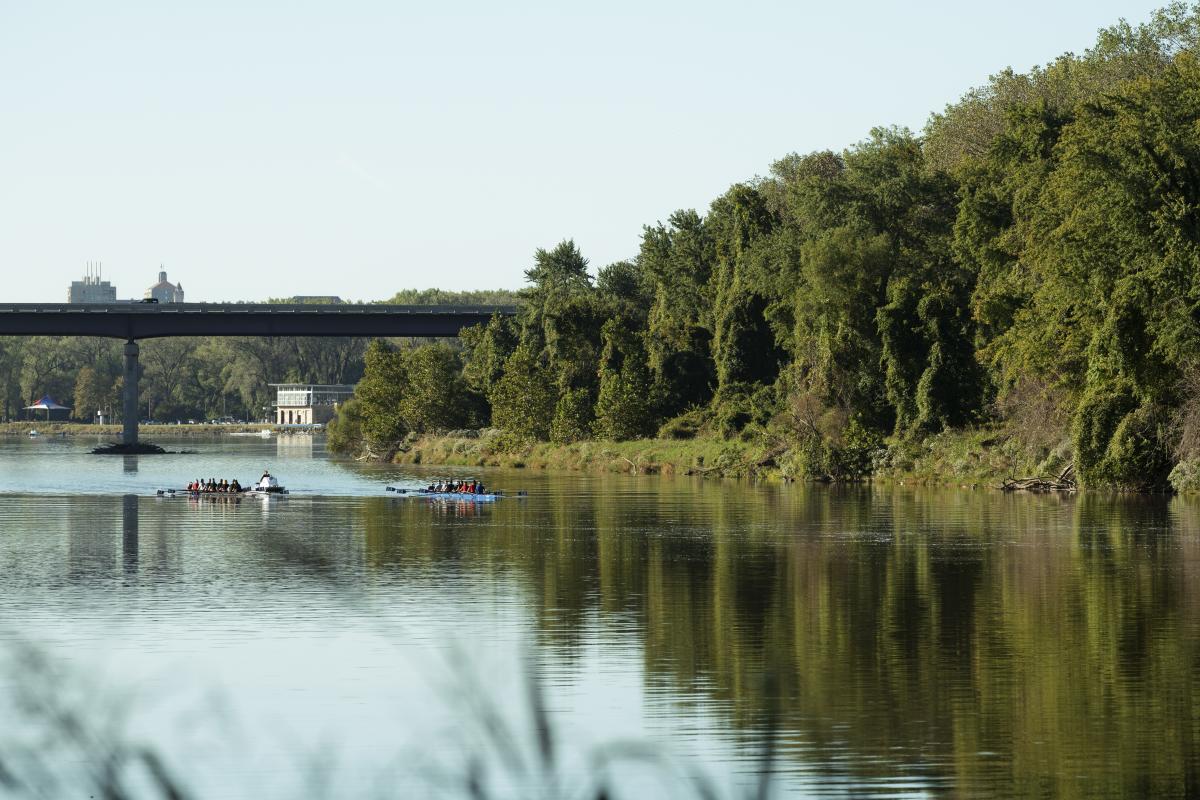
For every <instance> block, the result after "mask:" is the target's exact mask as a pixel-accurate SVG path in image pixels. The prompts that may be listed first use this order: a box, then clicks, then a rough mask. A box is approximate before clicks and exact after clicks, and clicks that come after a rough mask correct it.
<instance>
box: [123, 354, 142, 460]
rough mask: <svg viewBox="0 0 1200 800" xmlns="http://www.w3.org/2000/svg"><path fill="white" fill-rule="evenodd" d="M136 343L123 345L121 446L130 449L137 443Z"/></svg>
mask: <svg viewBox="0 0 1200 800" xmlns="http://www.w3.org/2000/svg"><path fill="white" fill-rule="evenodd" d="M138 350H139V348H138V343H137V341H135V340H134V339H130V340H129V341H128V342H126V343H125V396H124V398H123V399H124V401H125V402H124V405H123V414H122V418H123V422H124V429H123V430H122V432H121V444H123V445H125V446H126V447H132V446H134V445H136V444H137V442H138Z"/></svg>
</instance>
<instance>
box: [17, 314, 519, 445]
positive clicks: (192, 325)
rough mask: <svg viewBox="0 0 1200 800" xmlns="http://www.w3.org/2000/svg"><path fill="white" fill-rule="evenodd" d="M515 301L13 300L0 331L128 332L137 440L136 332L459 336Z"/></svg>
mask: <svg viewBox="0 0 1200 800" xmlns="http://www.w3.org/2000/svg"><path fill="white" fill-rule="evenodd" d="M516 313H517V309H516V306H389V305H361V306H359V305H281V304H268V303H163V304H155V303H114V304H90V303H89V304H66V303H7V304H0V336H105V337H109V338H114V339H124V340H125V394H124V398H123V400H124V403H123V408H124V422H125V424H124V431H123V435H122V443H123V444H125V445H130V446H132V445H136V444H137V436H138V432H137V417H138V412H137V409H138V401H137V399H138V351H139V347H138V340H139V339H155V338H161V337H164V336H372V337H406V336H420V337H434V336H437V337H443V336H458V334H459V332H460V331H462V329H463V328H466V327H469V326H471V325H478V324H481V323H486V322H487V321H488V320H490V319H491V318H492V317H493V316H494V315H497V314H498V315H500V316H502V317H511V316H513V315H515V314H516Z"/></svg>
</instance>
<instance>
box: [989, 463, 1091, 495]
mask: <svg viewBox="0 0 1200 800" xmlns="http://www.w3.org/2000/svg"><path fill="white" fill-rule="evenodd" d="M999 488H1000V491H1002V492H1073V491H1075V490H1076V489H1078V488H1079V486H1078V484H1077V483H1076V482H1075V465H1074V464H1068V465H1067V467H1066V469H1064V470H1063V471H1062V472H1060V473H1059V474H1058V477H1054V478H1052V477H1047V476H1039V477H1036V478H1008V479H1007V480H1005V481H1004V483H1003V484H1002V485H1001V486H1000V487H999Z"/></svg>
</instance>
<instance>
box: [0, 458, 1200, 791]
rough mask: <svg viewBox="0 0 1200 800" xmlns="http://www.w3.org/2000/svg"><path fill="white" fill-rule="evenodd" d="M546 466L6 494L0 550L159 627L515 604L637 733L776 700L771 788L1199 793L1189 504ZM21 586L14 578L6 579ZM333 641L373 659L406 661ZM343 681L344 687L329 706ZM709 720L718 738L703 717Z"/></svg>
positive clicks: (548, 652)
mask: <svg viewBox="0 0 1200 800" xmlns="http://www.w3.org/2000/svg"><path fill="white" fill-rule="evenodd" d="M522 477H524V476H522ZM489 482H494V481H492V480H489ZM538 489H539V490H538V491H535V492H533V493H532V495H531V496H530V497H529V498H528V499H525V500H521V501H517V500H515V499H510V500H505V501H501V502H499V503H495V504H488V505H478V504H471V503H430V502H424V501H420V500H413V499H406V500H397V499H394V498H392V497H388V496H381V497H374V498H361V497H359V498H332V497H325V498H322V497H307V496H292V497H290V498H287V499H280V500H267V501H263V500H259V499H251V498H215V499H213V498H205V499H185V498H177V499H162V500H160V499H156V498H145V497H143V498H140V499H139V498H138V497H137V496H134V495H126V496H123V497H120V496H117V497H92V498H72V497H67V498H50V499H47V498H45V497H37V498H35V497H9V498H6V499H5V500H4V502H3V503H2V504H0V515H2V516H3V519H0V522H2V523H3V530H4V536H3V538H2V539H0V558H3V559H4V560H5V562H6V563H8V564H10V565H14V564H19V565H20V569H19V570H16V569H14V570H13V571H12V574H14V575H20V576H22V580H25V581H26V582H28V581H29V580H31V578H30V576H31V575H32V576H36V575H37V571H38V570H45V571H46V573H47V576H48V577H46V578H45V579H44V580H42V583H44V584H46V585H51V586H55V587H56V590H57V584H56V583H55V581H56V576H58V575H61V572H62V570H63V568H64V562H63V558H64V552H65V568H66V573H67V576H68V584H69V587H70V588H71V589H72V591H74V592H76V593H77V594H78V595H79V596H80V597H82V598H84V600H83V601H81V602H82V603H84V604H90V605H97V604H103V603H105V602H109V601H110V598H111V597H112V594H113V593H112V592H110V591H109V587H110V585H111V584H112V583H113V582H114V579H116V581H115V582H118V583H122V584H124V585H125V586H126V587H127V588H126V591H133V590H135V589H137V590H145V591H154V592H160V593H157V594H154V595H152V596H153V597H154V598H155V602H156V605H155V608H156V609H157V613H161V614H164V615H167V614H168V612H167V611H166V610H163V609H166V608H167V603H166V601H165V598H168V597H169V598H170V602H171V603H172V605H171V606H170V609H172V610H171V611H170V613H172V614H175V615H176V616H173V617H168V616H164V619H168V621H169V625H167V626H161V627H160V628H155V629H154V633H153V636H150V634H148V637H149V638H150V640H151V641H153V642H154V643H155V645H156V646H159V645H160V644H161V641H160V640H161V637H162V636H163V635H164V631H168V632H169V631H171V630H174V631H176V632H170V633H168V634H166V635H170V636H176V637H180V640H181V641H185V640H186V637H187V636H188V635H189V630H190V629H191V628H194V627H203V625H204V624H215V623H212V622H210V620H212V619H213V617H212V615H211V614H209V612H210V610H211V609H212V606H213V603H214V602H215V600H216V599H217V598H220V601H221V602H237V603H242V602H244V603H245V606H244V607H243V606H238V607H237V608H238V609H239V610H238V612H237V615H236V616H234V617H231V618H230V619H232V620H234V622H232V623H227V624H229V625H236V627H237V629H238V630H245V631H247V633H245V635H246V636H247V637H251V638H254V637H261V636H263V635H265V634H264V632H263V631H270V632H271V633H272V634H275V632H277V631H283V632H285V633H286V635H290V636H296V637H305V636H307V637H311V639H312V640H314V641H317V642H324V641H332V640H333V639H334V638H335V637H337V636H339V635H340V634H342V633H343V632H344V631H346V630H347V629H348V628H350V627H351V626H352V625H353V624H356V623H359V622H362V621H364V620H365V621H367V622H374V621H376V620H378V619H381V618H387V619H394V620H401V621H402V623H403V625H404V630H405V631H406V633H405V636H406V637H407V638H406V639H405V642H406V643H409V642H413V641H434V642H437V643H439V645H440V643H442V642H444V641H445V638H446V636H447V635H448V634H447V633H446V631H457V632H459V634H460V635H465V636H469V637H472V638H471V639H470V641H471V642H472V644H479V645H484V644H488V643H492V644H494V643H495V642H497V641H507V642H510V643H516V642H517V641H518V639H519V638H520V635H521V628H520V626H510V627H505V626H504V625H499V624H496V622H495V620H496V618H497V617H496V616H495V615H496V611H495V609H496V608H497V607H498V606H499V607H503V608H504V609H512V610H513V612H514V613H516V614H518V615H519V616H520V617H521V619H522V621H523V622H524V621H527V623H528V625H529V626H530V627H531V628H532V629H533V630H534V632H535V636H536V641H537V658H538V660H539V663H540V665H541V668H542V671H543V672H544V674H545V675H546V679H547V681H548V683H549V684H550V686H551V687H552V690H553V691H557V692H560V693H561V694H560V695H559V697H560V701H559V703H558V704H557V705H556V708H559V709H561V711H560V713H564V714H565V713H569V710H570V707H571V703H570V702H568V701H567V700H563V699H561V698H564V697H566V698H570V697H576V695H584V696H589V695H591V694H595V695H596V696H598V697H604V696H605V695H604V691H605V690H606V689H607V687H608V685H609V684H619V683H621V682H622V681H623V680H628V681H633V682H636V683H637V684H638V686H639V689H640V697H641V700H640V702H641V707H640V708H639V709H638V712H637V713H638V715H639V717H638V718H640V719H644V720H645V724H646V726H647V730H648V731H649V732H650V734H651V735H653V736H655V737H658V738H660V739H661V740H662V741H663V742H664V744H666V745H667V746H671V745H673V744H676V743H679V742H689V743H691V744H692V745H694V746H695V747H697V748H699V749H700V750H701V752H702V753H703V755H704V756H705V759H706V764H707V765H708V766H709V767H710V768H711V769H713V770H715V771H718V772H719V771H728V772H729V773H738V772H739V771H745V770H749V769H751V766H750V765H751V763H752V759H753V757H754V756H755V753H756V749H755V743H756V742H757V740H758V737H759V734H760V733H761V732H762V730H763V729H764V728H765V726H767V724H768V721H769V720H771V719H772V717H773V715H777V717H778V720H779V723H778V724H779V731H780V745H781V749H782V754H783V763H782V765H781V773H782V781H783V783H784V787H783V788H784V790H785V791H787V790H790V791H792V792H795V793H797V794H800V793H803V794H808V795H818V796H819V795H823V794H829V795H839V796H847V795H849V796H868V795H885V794H887V795H896V794H904V793H929V794H947V795H953V796H966V795H975V794H979V795H985V796H1014V795H1016V796H1024V795H1039V796H1065V797H1093V796H1127V797H1141V796H1196V794H1197V793H1198V792H1200V759H1198V757H1197V752H1198V743H1200V722H1198V721H1197V720H1198V719H1200V718H1198V717H1196V715H1194V714H1193V712H1192V709H1193V707H1194V705H1195V701H1196V700H1197V699H1200V698H1198V696H1197V690H1198V688H1200V686H1198V684H1197V680H1198V676H1200V624H1198V621H1200V589H1198V588H1197V587H1198V586H1200V584H1198V582H1197V580H1198V579H1200V574H1198V573H1200V507H1197V506H1196V505H1195V504H1194V503H1192V502H1190V501H1183V500H1178V499H1176V500H1166V499H1163V498H1127V497H1103V496H1094V495H1087V496H1083V497H1080V498H1077V499H1068V498H1053V497H1014V496H1001V495H997V494H991V493H982V492H980V493H970V492H942V491H930V490H916V491H908V490H890V489H885V488H874V489H871V488H845V489H832V490H826V489H815V490H809V489H803V488H799V489H784V490H775V489H766V490H758V489H752V488H747V487H745V486H736V485H727V484H703V483H690V482H684V481H680V482H671V481H666V480H664V481H662V482H659V481H657V480H653V479H650V480H645V481H641V482H632V481H623V480H595V481H592V480H586V481H585V480H581V479H576V480H573V481H561V482H559V481H548V482H545V483H544V484H543V485H541V486H539V487H538ZM117 531H120V540H119V543H118V540H117V537H116V535H115V534H116V532H117ZM55 534H61V535H62V538H63V539H65V543H66V546H65V551H64V550H63V549H60V548H59V547H58V545H57V543H56V542H57V539H56V538H55ZM135 576H136V577H137V580H136V581H132V580H130V579H131V578H132V577H135ZM60 582H61V581H60ZM164 588H165V589H167V590H168V591H161V590H162V589H164ZM326 591H335V592H337V593H338V594H339V596H340V597H341V598H342V600H341V601H340V603H341V604H340V605H337V606H336V608H335V609H334V610H333V611H330V610H329V608H328V607H326V606H323V605H320V603H317V602H316V601H314V598H317V597H319V596H321V593H323V592H326ZM26 594H27V592H26V587H22V586H19V585H18V586H16V587H15V588H9V589H5V588H4V587H2V586H0V602H5V603H7V604H10V605H11V604H18V603H20V602H28V598H27V597H26ZM160 598H162V599H163V602H162V603H161V604H159V602H158V601H159V599H160ZM230 598H232V599H230ZM112 602H114V603H117V602H120V598H117V599H114V600H112ZM264 609H265V610H269V619H267V621H265V622H263V623H262V627H261V628H256V627H254V626H255V625H256V624H258V623H257V622H256V620H258V619H259V618H260V617H263V615H264V614H267V613H268V612H267V611H264ZM489 615H490V616H489ZM134 619H140V618H137V617H135V618H134ZM131 624H136V623H131ZM147 625H149V623H147ZM135 633H136V631H135ZM231 635H232V634H229V633H228V632H227V631H223V632H222V633H220V636H223V637H229V636H231ZM281 635H282V634H281ZM186 641H190V640H186ZM222 641H223V640H222ZM338 641H339V647H341V648H344V649H342V650H339V652H338V655H339V658H344V659H346V660H347V663H348V665H349V667H350V668H353V669H355V670H361V672H362V674H368V673H371V672H373V671H374V672H383V673H389V671H390V670H391V669H392V668H393V665H392V663H391V662H390V661H386V660H384V656H382V655H380V653H379V651H378V649H376V650H372V649H371V648H369V647H368V648H363V649H355V642H356V641H358V640H354V639H350V638H343V639H338ZM178 646H179V647H184V645H178ZM514 646H515V644H514ZM388 652H389V653H390V651H388ZM372 659H376V660H372ZM585 664H592V665H593V666H591V667H589V668H586V669H585V668H584V666H583V665H585ZM238 668H239V669H241V668H243V665H242V663H240V662H239V665H238ZM389 674H390V673H389ZM764 676H771V680H769V681H768V680H765V679H764ZM353 691H354V689H353V687H352V686H350V685H349V684H341V685H339V686H338V688H337V690H336V695H335V697H336V698H338V699H337V700H336V701H329V703H330V704H331V706H330V707H333V706H336V705H337V703H338V702H342V701H343V700H344V699H345V697H346V693H351V694H352V692H353ZM572 693H575V694H572ZM356 702H364V703H369V702H370V698H361V699H359V700H356ZM413 708H415V706H413ZM410 710H411V709H410ZM600 713H603V712H600ZM713 720H716V722H715V724H714V723H713V722H712V721H713ZM596 722H597V719H596V718H595V717H594V716H593V717H591V718H588V719H587V720H586V721H585V724H594V723H596ZM713 729H715V731H716V733H715V734H704V735H712V736H714V737H715V738H716V744H713V743H712V742H709V741H707V740H703V737H702V735H701V734H700V733H698V731H702V730H705V731H708V730H713Z"/></svg>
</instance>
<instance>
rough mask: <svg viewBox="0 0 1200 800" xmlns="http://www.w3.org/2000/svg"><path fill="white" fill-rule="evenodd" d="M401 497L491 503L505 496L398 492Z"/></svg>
mask: <svg viewBox="0 0 1200 800" xmlns="http://www.w3.org/2000/svg"><path fill="white" fill-rule="evenodd" d="M397 494H399V495H400V496H401V497H425V498H428V499H429V500H467V501H470V502H473V503H491V502H493V501H495V500H499V499H500V498H501V497H504V495H502V494H469V493H467V492H420V491H412V492H397Z"/></svg>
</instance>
